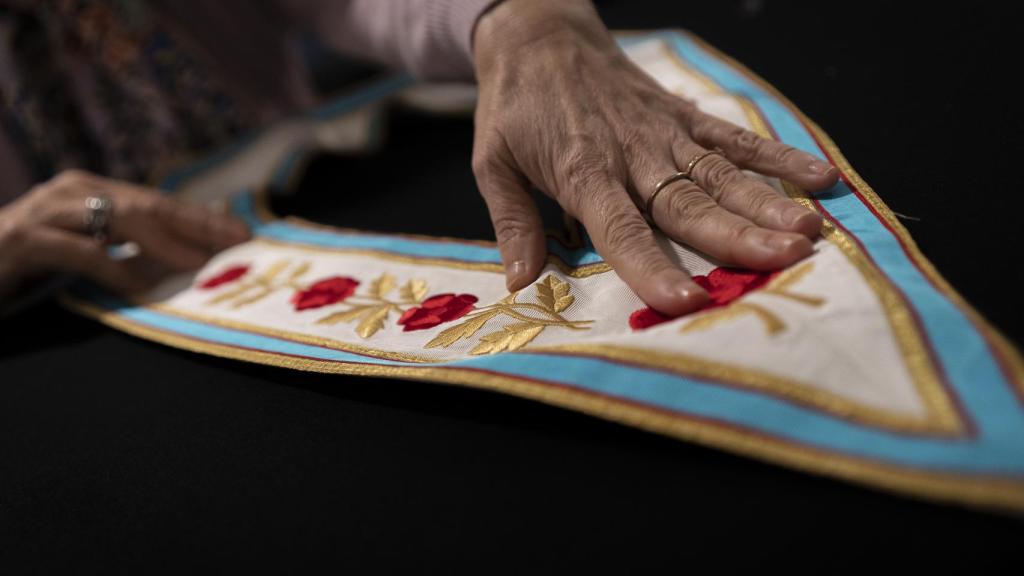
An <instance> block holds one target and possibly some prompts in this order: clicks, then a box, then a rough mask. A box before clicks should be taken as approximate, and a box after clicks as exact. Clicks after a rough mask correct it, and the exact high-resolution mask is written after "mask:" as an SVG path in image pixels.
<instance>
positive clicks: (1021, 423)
mask: <svg viewBox="0 0 1024 576" xmlns="http://www.w3.org/2000/svg"><path fill="white" fill-rule="evenodd" d="M650 37H661V38H663V39H665V40H667V41H668V42H669V43H670V45H672V46H673V47H674V48H675V49H676V50H677V51H678V52H679V53H680V55H681V56H682V57H683V58H684V59H686V60H687V61H689V62H690V63H691V64H692V65H694V66H695V67H696V68H697V69H698V70H700V71H701V72H702V73H704V74H706V75H707V76H708V77H710V78H711V79H712V80H714V81H715V82H718V83H719V84H721V85H722V86H723V87H725V88H726V89H727V90H729V91H732V92H737V93H740V94H743V95H744V96H746V97H748V98H750V99H751V100H752V101H753V102H754V103H755V104H757V105H758V106H759V107H760V108H761V110H762V111H763V113H764V114H765V116H766V118H767V120H768V121H769V123H770V124H771V125H772V126H773V128H774V129H775V130H776V132H777V133H778V135H779V137H780V139H781V140H782V141H784V142H786V143H788V144H790V145H793V146H795V147H797V148H800V149H803V150H805V151H808V152H810V153H812V154H815V155H818V156H819V157H820V156H821V155H822V153H821V151H820V150H819V149H818V147H817V145H816V144H815V142H814V140H813V138H812V136H811V134H810V133H809V132H808V131H807V130H806V129H805V128H804V127H803V125H802V124H801V123H800V121H799V119H798V118H797V117H796V116H794V115H793V114H792V113H791V112H790V110H789V109H788V108H787V107H786V106H784V105H783V104H782V103H781V102H778V101H777V100H775V98H774V97H772V96H771V95H769V94H768V93H766V92H765V91H763V90H762V89H761V88H760V87H758V86H757V85H755V84H754V83H752V82H751V81H749V80H748V79H747V78H746V77H745V76H743V75H741V74H739V73H737V72H736V71H734V70H733V69H731V68H730V67H729V66H727V65H726V64H724V63H722V62H721V61H719V60H717V59H716V58H715V57H713V56H711V55H710V54H708V53H707V52H706V51H705V50H704V49H703V48H702V47H701V46H700V45H698V44H697V43H695V42H694V41H693V40H692V39H690V38H689V37H687V36H684V35H680V34H677V33H660V34H654V35H651V36H650ZM384 92H386V91H382V92H381V93H384ZM373 93H374V92H373V91H372V90H370V91H368V92H367V94H373ZM354 105H358V104H349V106H354ZM346 109H347V108H345V107H344V106H336V107H335V108H333V109H332V112H331V113H332V114H337V113H341V112H343V111H344V110H346ZM820 200H821V202H822V205H823V206H824V207H825V208H826V209H827V210H828V211H829V212H830V213H832V214H833V215H834V216H835V217H836V218H837V219H838V220H839V221H840V222H841V223H842V224H843V226H845V227H846V228H847V229H849V230H850V231H851V232H852V233H853V234H854V235H855V236H857V238H858V239H859V240H860V241H861V242H862V243H863V244H864V246H865V248H866V250H867V251H868V253H869V254H870V255H871V257H872V258H873V259H874V260H875V261H876V263H877V264H878V265H879V267H880V268H881V269H882V271H883V272H884V273H885V274H886V275H887V276H888V277H889V278H890V279H892V281H893V282H894V284H895V285H896V286H897V287H898V288H899V289H900V290H901V291H902V292H903V293H904V294H906V295H907V296H908V297H909V298H910V300H911V301H912V302H913V304H914V307H915V309H916V310H917V312H918V314H919V315H920V317H921V319H922V323H923V325H924V328H925V331H926V333H927V336H928V338H929V340H930V342H931V343H932V345H933V347H934V348H935V350H936V353H937V355H938V358H939V362H940V364H941V366H942V367H943V369H944V370H945V371H946V373H947V375H948V377H949V380H950V382H951V385H952V386H953V388H954V390H955V392H956V393H957V394H958V396H959V398H960V400H961V401H962V402H963V405H964V406H965V408H966V410H967V412H968V414H969V415H970V417H971V418H972V419H973V420H974V422H975V424H976V425H977V427H978V429H979V433H980V434H979V437H978V438H976V439H972V440H942V439H933V438H922V437H916V436H909V435H902V434H897V433H892V432H887V431H883V430H879V429H875V428H871V427H864V426H860V425H857V424H854V423H852V422H849V421H845V420H842V419H839V418H833V417H831V416H828V415H826V414H824V413H822V412H820V411H817V410H813V409H807V408H801V407H799V406H796V405H793V404H790V403H788V402H785V401H783V400H781V399H778V398H773V397H770V396H766V395H764V394H760V393H756V392H750V391H744V390H739V389H734V388H729V387H725V386H721V385H718V384H711V383H704V382H701V381H698V380H695V379H690V378H682V377H679V376H675V375H670V374H667V373H663V372H659V371H655V370H649V369H643V368H639V367H635V366H627V365H621V364H616V363H614V362H610V361H605V360H601V359H596V358H586V357H572V356H549V355H543V354H529V353H510V354H501V355H496V356H485V357H475V358H470V359H466V360H462V361H459V362H453V363H450V364H448V366H452V367H472V368H477V369H486V370H492V371H495V372H500V373H503V374H509V375H513V376H522V377H527V378H533V379H537V380H541V381H546V382H554V383H558V384H562V385H566V386H572V387H576V388H580V389H584V390H589V391H592V392H597V393H601V394H607V395H610V396H613V397H617V398H621V399H624V400H629V401H633V402H639V403H643V404H648V405H653V406H658V407H662V408H666V409H669V410H673V411H677V412H680V413H686V414H693V415H696V416H700V417H705V418H714V419H718V420H722V421H726V422H734V423H737V424H740V425H742V426H746V427H749V428H752V429H756V430H761V431H763V432H765V433H768V434H772V435H775V436H778V437H780V438H784V439H788V440H792V441H796V442H799V443H801V444H806V445H809V446H815V447H820V448H824V449H828V450H836V451H839V452H842V453H844V454H847V455H855V456H863V457H868V458H874V459H880V460H883V461H889V462H892V463H897V464H904V465H911V466H916V467H921V468H932V469H942V470H951V471H963V472H975V473H991V474H1007V475H1014V476H1015V477H1021V476H1024V411H1022V407H1021V404H1020V402H1019V401H1018V399H1017V398H1016V396H1015V395H1014V394H1013V392H1012V390H1011V389H1010V388H1009V386H1010V384H1009V383H1008V382H1006V381H1005V379H1004V378H1003V376H1002V374H1001V372H1000V371H999V369H998V367H997V365H996V364H995V361H994V359H993V358H992V356H991V354H990V351H989V350H988V347H987V345H986V344H985V342H984V340H983V339H982V338H981V336H980V335H979V334H978V333H977V331H976V330H975V329H974V327H973V326H972V325H971V324H970V323H969V321H968V320H967V319H966V317H965V316H964V315H963V313H962V312H961V311H960V310H959V309H957V308H956V306H954V305H953V304H952V303H951V302H950V301H949V300H948V299H946V298H945V297H944V296H943V295H942V294H940V293H939V292H938V291H937V290H935V288H934V287H932V286H931V284H930V283H929V282H928V281H927V279H925V278H924V277H923V276H922V275H921V273H920V272H919V271H918V270H917V268H916V267H915V266H914V265H913V263H912V262H911V261H910V260H909V259H908V258H907V256H906V254H905V253H904V252H903V249H902V247H901V246H900V245H899V243H898V242H897V240H896V239H895V237H893V235H892V234H891V233H890V232H889V231H888V230H886V229H885V227H884V226H883V225H882V224H881V223H880V222H879V221H878V219H877V218H876V217H875V216H874V215H873V214H872V213H871V212H870V211H869V210H868V209H867V208H866V207H865V206H864V205H863V204H862V203H861V202H860V201H859V200H858V199H857V198H856V197H855V196H854V195H853V194H852V192H851V191H850V190H849V189H848V188H847V187H846V185H845V184H842V183H840V184H837V185H836V186H835V187H834V188H833V189H832V190H830V191H828V192H827V193H825V194H823V195H821V196H820ZM235 209H236V210H237V211H238V212H239V213H240V214H241V215H242V216H243V217H245V218H247V219H248V220H249V221H250V223H251V224H253V225H254V228H255V230H256V233H257V234H258V235H261V236H266V237H271V238H277V239H281V240H286V241H289V242H300V243H307V244H312V245H320V246H334V247H352V248H366V249H374V250H384V251H389V252H394V253H399V254H407V255H412V256H423V257H431V258H455V259H458V260H464V261H471V262H500V258H499V257H498V253H497V250H496V249H494V248H486V247H480V246H473V245H465V244H454V243H438V242H431V241H429V240H415V239H408V238H394V237H386V236H374V235H362V234H345V233H330V232H326V231H318V230H313V229H306V228H300V227H296V226H291V225H288V224H286V223H283V222H274V223H267V224H262V223H259V222H258V220H257V219H256V218H255V215H254V214H253V213H252V205H251V198H249V197H242V198H239V199H238V200H237V201H236V203H235ZM558 247H560V245H559V246H557V247H555V248H558ZM553 251H555V250H553ZM566 252H567V253H568V254H567V255H568V257H567V258H564V259H565V260H566V261H567V262H577V263H576V264H574V265H579V264H580V263H590V262H599V261H600V258H599V257H597V255H596V254H595V253H594V252H593V251H592V250H586V249H583V250H577V251H566ZM573 258H575V260H573ZM91 299H92V300H94V301H99V302H101V303H102V304H103V305H104V306H106V307H108V308H110V309H114V310H117V311H118V312H119V314H120V315H122V316H124V317H125V318H128V319H130V320H133V321H135V322H139V323H141V324H144V325H148V326H152V327H156V328H161V329H164V330H168V331H170V332H175V333H183V334H189V335H191V336H195V337H197V338H201V339H205V340H209V341H211V342H219V343H223V344H229V345H236V346H245V347H248V348H253V349H257V350H265V351H269V352H281V353H285V354H294V355H300V356H307V357H311V358H320V359H325V360H338V361H346V362H360V363H369V364H379V365H396V364H401V363H396V362H392V361H388V360H378V359H371V358H366V357H363V356H358V355H354V354H349V353H345V352H340V351H336V350H329V349H325V348H320V347H316V346H309V345H305V344H297V343H293V342H286V341H283V340H279V339H276V338H272V337H268V336H259V335H254V334H248V333H245V332H240V331H237V330H231V329H227V328H221V327H216V326H211V325H207V324H202V323H198V322H193V321H189V320H183V319H180V318H176V317H173V316H168V315H165V314H161V313H158V312H155V311H152V310H147V309H142V308H130V307H123V305H122V304H120V303H118V302H116V301H113V300H110V299H109V298H101V297H97V296H95V295H93V296H92V298H91ZM405 365H407V364H405Z"/></svg>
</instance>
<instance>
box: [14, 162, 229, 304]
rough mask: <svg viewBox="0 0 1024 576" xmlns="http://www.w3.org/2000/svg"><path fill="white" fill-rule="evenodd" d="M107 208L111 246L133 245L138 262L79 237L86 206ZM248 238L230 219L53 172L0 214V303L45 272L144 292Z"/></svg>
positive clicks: (111, 183)
mask: <svg viewBox="0 0 1024 576" xmlns="http://www.w3.org/2000/svg"><path fill="white" fill-rule="evenodd" d="M89 196H106V197H107V198H109V199H110V200H111V202H112V204H113V211H112V214H111V218H110V222H109V226H108V232H109V241H110V242H111V243H121V242H128V241H132V242H135V243H136V244H137V245H138V246H139V248H140V251H141V258H131V259H128V260H113V259H111V258H110V257H109V256H108V255H107V247H106V245H104V243H103V242H100V241H98V240H96V239H94V238H92V237H91V236H88V235H86V233H85V232H86V230H85V228H86V222H85V215H86V208H85V200H86V198H88V197H89ZM248 238H249V231H248V228H246V226H245V224H244V223H243V222H242V221H240V220H238V219H237V218H234V217H231V216H223V215H220V214H216V213H214V212H212V211H210V210H208V209H206V208H203V207H201V206H198V205H192V204H187V203H184V202H181V201H177V200H172V199H171V198H168V197H166V196H163V195H161V194H160V193H158V192H156V191H154V190H150V189H147V188H142V187H139V186H134V185H132V184H127V183H124V182H119V181H116V180H109V179H106V178H101V177H99V176H95V175H92V174H89V173H86V172H80V171H77V170H72V171H67V172H63V173H61V174H59V175H58V176H56V177H54V178H53V179H51V180H49V181H47V182H45V183H43V184H40V185H38V186H36V187H35V188H33V189H32V190H30V191H29V192H28V193H27V194H26V195H25V196H23V197H21V198H19V199H17V200H15V201H14V202H12V203H11V204H9V205H7V206H4V207H3V208H0V297H2V296H3V295H4V294H8V293H10V292H12V291H13V290H15V289H16V288H17V287H18V286H19V285H20V284H21V283H23V282H24V281H26V280H28V279H30V278H32V277H34V276H37V275H39V274H41V273H44V272H49V271H69V272H76V273H79V274H82V275H84V276H87V277H89V278H91V279H93V280H95V281H96V282H98V283H100V284H102V285H104V286H107V287H108V288H111V289H113V290H115V291H119V292H136V291H139V290H143V289H145V288H146V287H148V285H150V284H151V283H152V281H153V280H155V276H154V270H156V271H157V272H158V273H160V272H166V271H186V270H194V269H197V268H199V267H200V266H202V265H203V264H204V263H205V262H206V261H207V260H208V259H209V257H210V256H211V255H213V254H214V253H216V252H218V251H220V250H223V249H224V248H227V247H229V246H232V245H234V244H238V243H239V242H243V241H245V240H246V239H248Z"/></svg>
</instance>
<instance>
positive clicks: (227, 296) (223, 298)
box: [207, 284, 254, 305]
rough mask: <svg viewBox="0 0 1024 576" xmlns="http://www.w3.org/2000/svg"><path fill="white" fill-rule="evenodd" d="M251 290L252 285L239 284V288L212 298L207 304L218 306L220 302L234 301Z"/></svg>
mask: <svg viewBox="0 0 1024 576" xmlns="http://www.w3.org/2000/svg"><path fill="white" fill-rule="evenodd" d="M253 288H254V286H253V285H252V284H241V285H239V286H236V287H234V288H232V289H231V290H228V291H226V292H224V293H221V294H218V295H216V296H214V297H213V298H211V299H210V300H209V301H208V302H207V304H208V305H214V304H220V303H221V302H227V301H228V300H234V299H235V298H238V297H239V296H241V295H242V294H245V293H246V292H248V291H249V290H251V289H253Z"/></svg>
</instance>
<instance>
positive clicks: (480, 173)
mask: <svg viewBox="0 0 1024 576" xmlns="http://www.w3.org/2000/svg"><path fill="white" fill-rule="evenodd" d="M471 166H472V168H473V176H474V177H476V179H477V182H488V181H490V179H491V178H492V175H493V174H494V173H495V172H497V171H498V169H499V168H500V167H501V159H500V158H499V156H498V154H497V153H496V152H495V151H494V146H492V145H489V144H482V145H480V146H478V147H477V148H476V149H475V150H474V151H473V160H472V163H471Z"/></svg>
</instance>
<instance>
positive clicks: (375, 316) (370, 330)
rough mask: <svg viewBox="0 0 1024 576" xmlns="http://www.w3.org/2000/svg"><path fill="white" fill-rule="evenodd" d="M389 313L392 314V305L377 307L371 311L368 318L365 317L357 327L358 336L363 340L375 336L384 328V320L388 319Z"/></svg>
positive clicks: (367, 315)
mask: <svg viewBox="0 0 1024 576" xmlns="http://www.w3.org/2000/svg"><path fill="white" fill-rule="evenodd" d="M389 312H391V305H390V304H385V305H383V306H377V307H376V308H373V309H371V310H370V311H369V312H368V313H367V314H366V316H364V317H363V321H362V322H360V323H359V325H358V326H356V334H359V336H360V337H362V338H369V337H370V336H373V335H374V334H376V333H377V331H378V330H380V329H381V328H383V327H384V320H386V319H387V317H388V313H389Z"/></svg>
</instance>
